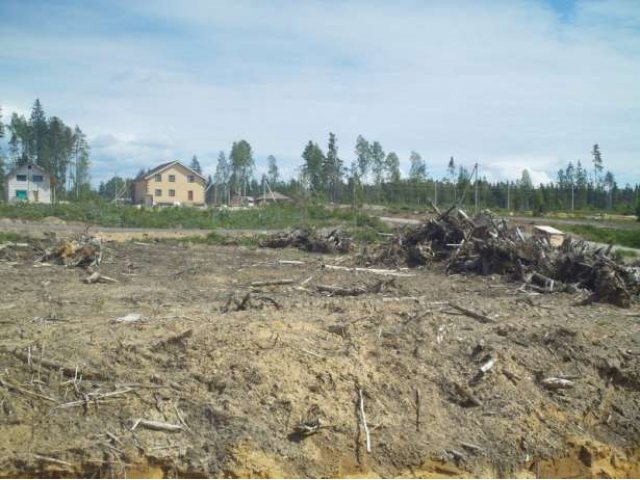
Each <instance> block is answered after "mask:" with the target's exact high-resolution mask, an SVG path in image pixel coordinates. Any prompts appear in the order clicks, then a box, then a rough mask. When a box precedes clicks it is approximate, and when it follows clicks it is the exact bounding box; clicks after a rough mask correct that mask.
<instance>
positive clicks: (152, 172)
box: [134, 160, 207, 182]
mask: <svg viewBox="0 0 640 480" xmlns="http://www.w3.org/2000/svg"><path fill="white" fill-rule="evenodd" d="M176 163H177V164H178V165H180V166H181V167H183V168H186V169H187V170H189V171H190V172H193V173H194V174H196V175H198V176H199V177H200V178H202V179H203V180H204V181H205V182H206V181H207V179H206V178H205V176H204V175H202V174H201V173H198V172H196V171H195V170H193V169H191V168H189V167H187V166H186V165H184V164H183V163H182V162H180V161H179V160H174V161H172V162H167V163H161V164H160V165H158V166H157V167H154V168H152V169H151V170H149V171H148V172H145V173H144V174H143V175H138V176H137V177H136V178H135V179H134V181H137V180H142V179H143V178H149V177H151V176H152V175H155V174H156V173H158V172H161V171H162V170H164V169H165V168H167V167H169V166H171V165H175V164H176Z"/></svg>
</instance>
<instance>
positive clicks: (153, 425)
mask: <svg viewBox="0 0 640 480" xmlns="http://www.w3.org/2000/svg"><path fill="white" fill-rule="evenodd" d="M138 427H144V428H148V429H149V430H157V431H164V432H172V433H173V432H181V431H182V429H183V426H182V425H176V424H173V423H166V422H157V421H155V420H145V419H144V418H139V419H137V420H136V421H135V422H134V423H133V426H132V427H131V431H133V430H135V429H136V428H138Z"/></svg>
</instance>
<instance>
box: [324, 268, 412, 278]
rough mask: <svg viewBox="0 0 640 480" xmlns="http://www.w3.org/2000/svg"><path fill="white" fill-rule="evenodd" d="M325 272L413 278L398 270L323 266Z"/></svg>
mask: <svg viewBox="0 0 640 480" xmlns="http://www.w3.org/2000/svg"><path fill="white" fill-rule="evenodd" d="M322 267H323V268H326V269H327V270H343V271H346V272H358V273H372V274H374V275H388V276H390V277H413V276H414V275H413V274H411V273H406V272H399V271H398V270H387V269H382V268H363V267H343V266H342V265H323V266H322Z"/></svg>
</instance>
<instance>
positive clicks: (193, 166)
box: [189, 155, 202, 175]
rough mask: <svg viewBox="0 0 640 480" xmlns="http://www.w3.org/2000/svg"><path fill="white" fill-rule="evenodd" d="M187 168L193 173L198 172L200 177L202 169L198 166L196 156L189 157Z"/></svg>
mask: <svg viewBox="0 0 640 480" xmlns="http://www.w3.org/2000/svg"><path fill="white" fill-rule="evenodd" d="M189 168H190V169H191V170H193V171H194V172H198V173H199V174H200V175H202V167H201V166H200V162H199V161H198V157H197V156H196V155H194V156H193V157H191V163H190V164H189Z"/></svg>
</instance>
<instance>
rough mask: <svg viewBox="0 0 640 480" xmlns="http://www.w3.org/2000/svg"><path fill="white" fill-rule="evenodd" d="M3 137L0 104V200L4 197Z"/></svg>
mask: <svg viewBox="0 0 640 480" xmlns="http://www.w3.org/2000/svg"><path fill="white" fill-rule="evenodd" d="M3 138H4V123H3V122H2V106H1V105H0V201H2V200H3V199H4V195H5V192H4V176H5V175H6V172H5V164H4V153H3V152H2V139H3Z"/></svg>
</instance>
